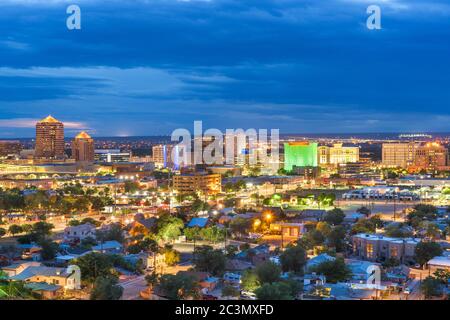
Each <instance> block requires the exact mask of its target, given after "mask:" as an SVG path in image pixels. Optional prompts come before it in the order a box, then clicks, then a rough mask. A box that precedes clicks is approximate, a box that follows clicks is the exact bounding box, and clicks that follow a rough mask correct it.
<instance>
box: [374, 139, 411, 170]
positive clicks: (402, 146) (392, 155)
mask: <svg viewBox="0 0 450 320" xmlns="http://www.w3.org/2000/svg"><path fill="white" fill-rule="evenodd" d="M418 147H419V144H418V143H416V142H402V143H383V147H382V163H383V165H385V166H389V167H401V168H406V167H408V166H410V165H412V164H414V157H415V154H416V149H417V148H418Z"/></svg>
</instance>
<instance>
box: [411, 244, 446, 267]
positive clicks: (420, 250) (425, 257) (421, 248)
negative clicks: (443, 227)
mask: <svg viewBox="0 0 450 320" xmlns="http://www.w3.org/2000/svg"><path fill="white" fill-rule="evenodd" d="M441 254H442V248H441V246H440V245H439V243H436V242H426V241H422V242H419V243H418V244H417V246H416V249H415V258H416V261H417V262H418V263H420V265H422V266H423V265H424V264H426V263H427V262H428V261H429V260H431V259H433V258H434V257H436V256H440V255H441Z"/></svg>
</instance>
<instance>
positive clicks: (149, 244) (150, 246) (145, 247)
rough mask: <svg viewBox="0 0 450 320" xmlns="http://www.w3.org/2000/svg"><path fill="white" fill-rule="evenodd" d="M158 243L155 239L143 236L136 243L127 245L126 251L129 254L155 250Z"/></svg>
mask: <svg viewBox="0 0 450 320" xmlns="http://www.w3.org/2000/svg"><path fill="white" fill-rule="evenodd" d="M157 247H158V244H157V243H156V241H155V240H153V239H150V238H148V237H147V238H144V239H142V240H140V241H137V242H136V243H133V244H131V245H129V246H128V248H127V251H128V253H131V254H136V253H140V252H145V251H149V250H150V251H156V249H157Z"/></svg>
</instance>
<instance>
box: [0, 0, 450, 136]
mask: <svg viewBox="0 0 450 320" xmlns="http://www.w3.org/2000/svg"><path fill="white" fill-rule="evenodd" d="M73 3H75V4H78V5H79V6H80V7H81V10H82V30H79V31H69V30H68V29H67V28H66V22H65V21H66V18H67V16H68V15H67V14H66V8H67V6H68V5H69V4H73ZM371 4H378V5H379V6H380V7H381V10H382V30H374V31H371V30H368V29H367V28H366V19H367V16H368V15H367V14H366V9H367V7H368V6H369V5H371ZM0 30H2V32H0V137H3V138H13V137H29V136H33V135H34V122H35V120H37V119H39V118H43V117H44V116H46V115H47V114H52V115H53V116H55V117H56V118H58V119H60V120H62V121H64V122H65V123H66V127H67V130H66V131H67V132H66V134H67V135H69V136H70V135H73V134H74V132H75V131H78V130H80V129H88V130H89V132H91V133H92V134H93V135H94V136H109V135H122V136H123V135H155V134H170V133H171V132H172V130H173V129H175V128H179V127H184V128H188V129H190V130H192V127H193V121H194V120H203V122H204V127H205V128H219V129H225V128H240V127H242V128H268V129H270V128H279V129H280V130H281V132H282V133H295V132H298V133H321V132H326V133H331V132H339V133H352V132H399V131H404V132H406V131H408V132H420V131H428V132H430V131H450V113H449V108H450V1H449V0H382V1H381V0H378V1H377V0H209V1H207V0H190V1H187V0H184V1H177V0H122V1H118V0H108V1H106V0H105V1H103V0H81V1H80V0H79V1H76V0H69V1H66V0H2V1H0Z"/></svg>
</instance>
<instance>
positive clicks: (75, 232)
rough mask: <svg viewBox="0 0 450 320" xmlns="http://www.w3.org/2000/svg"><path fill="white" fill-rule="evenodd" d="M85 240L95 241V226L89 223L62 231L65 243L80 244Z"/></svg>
mask: <svg viewBox="0 0 450 320" xmlns="http://www.w3.org/2000/svg"><path fill="white" fill-rule="evenodd" d="M86 238H93V239H95V226H94V225H92V224H90V223H85V224H80V225H78V226H69V227H66V228H65V229H64V240H65V241H67V242H80V241H81V240H84V239H86Z"/></svg>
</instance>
